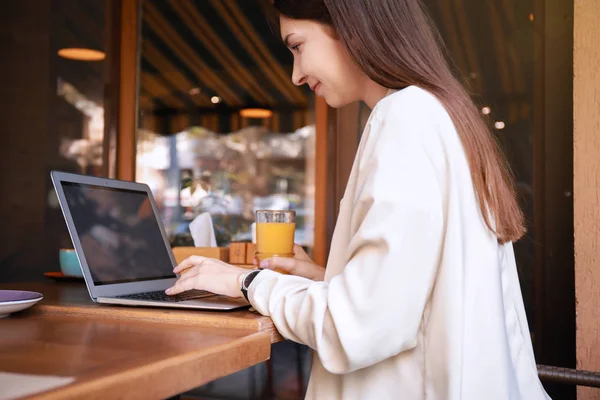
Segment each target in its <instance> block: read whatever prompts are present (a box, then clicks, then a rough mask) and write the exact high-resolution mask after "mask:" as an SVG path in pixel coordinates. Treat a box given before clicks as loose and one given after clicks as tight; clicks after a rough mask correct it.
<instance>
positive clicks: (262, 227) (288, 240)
mask: <svg viewBox="0 0 600 400" xmlns="http://www.w3.org/2000/svg"><path fill="white" fill-rule="evenodd" d="M295 229H296V224H295V223H293V222H291V223H289V222H258V223H257V224H256V257H257V258H258V260H259V261H262V260H265V259H267V258H271V257H275V256H277V257H290V258H291V257H294V231H295ZM276 270H277V269H276ZM277 271H278V272H281V273H285V272H284V271H281V270H277Z"/></svg>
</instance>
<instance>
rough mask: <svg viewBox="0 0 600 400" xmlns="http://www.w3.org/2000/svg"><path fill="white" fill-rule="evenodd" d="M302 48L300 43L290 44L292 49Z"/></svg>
mask: <svg viewBox="0 0 600 400" xmlns="http://www.w3.org/2000/svg"><path fill="white" fill-rule="evenodd" d="M299 48H300V44H295V45H293V46H290V50H292V51H293V50H298V49H299Z"/></svg>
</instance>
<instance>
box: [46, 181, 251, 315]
mask: <svg viewBox="0 0 600 400" xmlns="http://www.w3.org/2000/svg"><path fill="white" fill-rule="evenodd" d="M50 175H51V177H52V183H53V185H54V189H55V190H56V194H57V196H58V201H59V203H60V207H61V209H62V212H63V215H64V217H65V221H66V223H67V228H68V229H69V234H70V236H71V239H72V241H73V246H74V247H75V252H76V253H77V258H78V259H79V263H80V264H81V269H82V270H83V277H84V279H85V283H86V286H87V288H88V291H89V293H90V296H91V298H92V300H93V301H95V302H97V303H105V304H119V305H126V306H146V307H147V306H150V307H168V308H186V309H200V310H233V309H237V308H241V307H247V306H249V304H248V302H247V301H246V300H245V299H243V298H239V299H238V298H231V297H227V296H220V295H216V294H214V293H210V292H206V291H199V290H192V291H188V292H184V293H181V294H179V295H176V296H167V295H166V294H165V293H164V291H165V289H167V288H168V287H171V286H172V285H173V284H174V283H175V281H176V280H177V276H176V275H175V274H174V273H173V268H174V267H175V265H176V264H175V258H174V257H173V253H172V252H171V247H170V245H169V241H168V240H167V236H166V234H165V230H164V228H163V225H162V222H161V219H160V218H159V217H158V215H159V213H158V208H157V207H156V203H155V201H154V197H153V196H152V192H151V190H150V188H149V187H148V185H145V184H142V183H135V182H125V181H118V180H114V179H107V178H98V177H92V176H86V175H78V174H71V173H66V172H59V171H52V172H51V174H50Z"/></svg>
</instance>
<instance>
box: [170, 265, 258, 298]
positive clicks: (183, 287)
mask: <svg viewBox="0 0 600 400" xmlns="http://www.w3.org/2000/svg"><path fill="white" fill-rule="evenodd" d="M173 272H175V273H176V274H178V273H181V276H180V277H179V279H178V280H177V282H175V285H173V286H172V287H170V288H169V289H167V290H166V291H165V293H167V294H168V295H171V296H172V295H175V294H178V293H181V292H185V291H187V290H192V289H199V290H207V291H209V292H212V293H216V294H222V295H225V296H229V297H242V292H241V287H242V279H243V277H244V275H246V274H247V273H248V272H250V271H249V270H248V269H245V268H240V267H236V266H234V265H230V264H227V263H224V262H223V261H221V260H216V259H213V258H206V257H201V256H191V257H189V258H187V259H185V260H184V261H183V262H182V263H181V264H179V265H178V266H177V267H175V269H174V270H173Z"/></svg>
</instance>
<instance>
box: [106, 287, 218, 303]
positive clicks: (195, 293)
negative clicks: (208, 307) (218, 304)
mask: <svg viewBox="0 0 600 400" xmlns="http://www.w3.org/2000/svg"><path fill="white" fill-rule="evenodd" d="M214 295H215V294H214V293H211V292H207V291H206V290H188V291H187V292H183V293H179V294H176V295H174V296H169V295H168V294H166V293H165V292H164V291H162V290H159V291H157V292H145V293H136V294H126V295H123V296H116V298H118V299H129V300H145V301H166V302H170V303H179V302H182V301H187V300H196V299H201V298H203V297H208V296H214Z"/></svg>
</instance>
